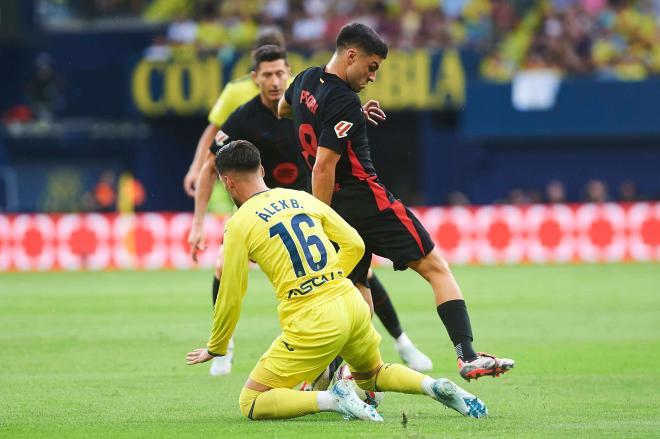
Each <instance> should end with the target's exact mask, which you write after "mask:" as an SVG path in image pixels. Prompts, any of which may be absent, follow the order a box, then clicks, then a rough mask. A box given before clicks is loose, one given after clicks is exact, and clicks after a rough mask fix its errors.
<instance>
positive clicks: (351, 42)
mask: <svg viewBox="0 0 660 439" xmlns="http://www.w3.org/2000/svg"><path fill="white" fill-rule="evenodd" d="M351 47H357V48H359V49H361V50H362V51H364V52H365V53H366V54H367V55H373V54H376V55H378V56H380V57H381V58H383V59H385V58H387V44H386V43H385V41H383V39H382V38H381V37H380V35H378V34H377V33H376V31H375V30H373V29H372V28H370V27H369V26H367V25H366V24H362V23H350V24H347V25H346V26H344V27H342V28H341V30H340V31H339V35H337V43H336V48H337V50H340V49H341V50H343V49H348V48H351Z"/></svg>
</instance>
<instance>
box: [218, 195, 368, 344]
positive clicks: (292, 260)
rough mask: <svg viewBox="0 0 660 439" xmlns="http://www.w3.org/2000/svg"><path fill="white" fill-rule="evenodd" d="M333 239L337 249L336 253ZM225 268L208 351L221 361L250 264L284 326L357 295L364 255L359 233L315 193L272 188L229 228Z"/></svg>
mask: <svg viewBox="0 0 660 439" xmlns="http://www.w3.org/2000/svg"><path fill="white" fill-rule="evenodd" d="M330 241H333V242H335V243H336V244H337V245H338V246H339V250H338V251H337V250H335V247H334V245H333V244H332V242H330ZM224 250H225V264H224V268H223V270H222V280H221V282H220V292H219V294H218V300H217V301H216V304H215V310H214V317H213V329H212V331H211V338H210V340H209V342H208V345H207V348H208V350H209V351H210V352H212V353H214V354H218V355H224V354H225V353H226V352H227V345H228V343H229V339H230V338H231V335H232V334H233V332H234V329H235V327H236V324H237V323H238V318H239V316H240V312H241V302H242V300H243V297H244V296H245V293H246V291H247V280H248V261H249V260H253V261H254V262H256V263H257V264H259V266H260V267H261V269H262V270H263V272H264V273H265V274H266V276H268V279H269V280H270V282H271V283H272V284H273V287H274V288H275V294H276V295H277V299H278V301H279V305H278V314H279V318H280V324H281V325H282V328H284V327H285V326H286V325H288V324H290V323H291V321H292V320H293V318H294V317H295V315H296V313H298V312H300V311H304V310H307V309H309V308H310V307H312V306H316V305H319V304H321V303H323V302H325V301H327V300H330V299H333V298H334V297H336V296H338V295H340V294H343V293H344V292H346V291H347V290H350V289H353V288H354V286H353V283H352V282H351V281H350V280H348V279H347V278H346V276H348V274H349V273H350V272H351V271H352V270H353V268H355V266H356V265H357V263H358V262H359V261H360V259H361V258H362V256H363V255H364V242H363V241H362V238H360V235H358V233H357V231H356V230H355V229H354V228H353V227H351V226H350V225H349V224H348V223H347V222H346V221H345V220H344V219H343V218H342V217H340V216H339V214H338V213H336V212H335V211H334V210H332V208H331V207H330V206H328V205H327V204H325V203H323V202H322V201H319V200H318V199H316V198H314V197H313V196H312V195H311V194H308V193H307V192H302V191H296V190H292V189H282V188H275V189H270V190H267V191H264V192H260V193H258V194H255V195H253V196H252V197H251V198H250V199H248V200H247V201H246V202H245V203H244V204H243V205H242V206H241V207H240V208H239V209H238V210H237V211H236V213H234V215H233V216H232V217H231V219H230V220H229V221H228V222H227V223H226V225H225V240H224Z"/></svg>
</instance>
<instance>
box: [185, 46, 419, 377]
mask: <svg viewBox="0 0 660 439" xmlns="http://www.w3.org/2000/svg"><path fill="white" fill-rule="evenodd" d="M253 57H254V69H255V70H254V72H253V79H254V81H255V82H256V83H257V85H258V90H259V94H257V95H256V96H255V97H254V98H252V99H251V100H249V101H248V102H247V103H245V104H244V105H242V106H240V107H239V108H238V109H236V110H235V111H234V112H232V113H231V115H230V116H229V117H228V118H227V120H226V121H225V122H224V123H223V124H222V128H221V129H220V130H219V131H218V132H217V134H216V137H215V142H214V143H213V144H212V145H211V147H210V149H209V150H207V152H206V153H205V158H204V160H203V165H202V167H201V171H200V173H199V176H198V179H197V184H196V190H195V215H194V218H193V223H192V228H191V231H190V235H189V238H188V241H189V243H190V246H191V253H192V256H193V259H194V260H196V255H197V252H198V251H199V250H202V249H204V247H205V242H204V241H205V237H204V229H203V225H204V215H205V213H206V209H207V206H208V202H209V199H210V197H211V193H212V191H213V188H214V183H215V181H216V179H217V174H216V172H215V167H214V163H215V154H216V153H217V151H218V150H219V149H220V148H221V147H222V146H223V145H224V144H227V143H229V142H230V141H232V140H248V141H250V142H251V143H253V144H254V145H256V146H257V148H258V149H259V151H260V154H261V160H262V163H263V166H264V169H265V172H266V174H265V176H264V180H265V181H266V184H267V185H268V186H269V187H283V188H289V189H299V190H308V188H309V182H308V174H309V171H308V170H307V167H306V165H305V164H304V163H303V160H302V155H301V154H300V150H299V149H298V147H297V144H296V139H295V131H294V124H293V122H292V121H291V120H288V119H278V118H277V116H276V112H277V103H278V101H279V99H280V97H282V95H283V94H284V90H285V89H286V84H287V82H288V81H289V78H290V73H289V66H288V63H287V58H286V52H285V50H284V49H282V48H281V47H278V46H275V45H265V46H261V47H259V48H258V49H256V50H255V52H254V55H253ZM223 264H224V252H223V249H222V247H221V249H220V251H219V254H218V261H217V266H216V273H215V278H214V282H213V303H214V304H215V302H216V299H217V295H218V288H219V285H220V277H221V275H222V267H223ZM371 281H372V282H378V280H377V278H376V277H375V276H373V277H372V278H371ZM380 291H382V294H381V295H380V296H378V297H379V302H378V303H377V304H376V313H377V315H378V317H379V318H380V319H381V321H382V322H383V325H384V326H385V328H386V329H387V331H388V332H389V333H390V334H391V335H392V337H393V338H394V339H395V346H396V348H397V351H398V352H399V355H400V356H401V358H402V359H403V361H404V362H405V363H406V364H408V366H410V367H411V368H412V369H415V370H417V371H420V372H423V371H428V370H430V369H431V367H432V363H431V360H430V359H429V358H428V357H427V356H426V355H424V354H423V353H422V352H421V351H420V350H419V349H418V348H417V347H415V345H414V344H413V343H412V341H410V339H409V338H408V336H407V335H406V333H405V332H404V331H403V329H402V328H401V325H400V323H399V320H398V317H397V314H396V311H395V310H394V307H393V306H392V303H391V302H390V300H389V297H388V295H387V293H386V292H385V290H384V288H383V287H382V286H381V287H380ZM232 360H233V340H232V342H230V344H229V350H228V352H227V355H225V356H223V357H217V358H215V359H214V360H213V363H212V366H211V375H215V376H218V375H226V374H228V373H230V372H231V364H232ZM339 363H340V360H339V361H338V362H336V363H333V365H331V367H330V368H329V370H328V373H327V374H326V375H327V376H326V377H325V378H324V379H323V380H319V381H318V382H315V384H314V385H316V386H320V387H323V386H325V385H327V382H325V381H327V380H329V379H330V378H331V375H332V372H333V371H334V369H336V367H337V366H338V364H339Z"/></svg>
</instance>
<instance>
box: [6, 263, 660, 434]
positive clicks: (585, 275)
mask: <svg viewBox="0 0 660 439" xmlns="http://www.w3.org/2000/svg"><path fill="white" fill-rule="evenodd" d="M455 273H456V276H457V278H458V280H459V282H460V283H461V286H462V288H463V291H464V293H465V295H466V298H467V301H468V307H469V310H470V312H471V318H472V323H473V327H474V331H475V335H476V340H475V346H476V347H477V349H481V350H486V351H492V353H496V354H499V355H502V356H510V357H512V358H514V359H516V360H517V366H516V368H515V369H514V370H513V371H512V372H510V373H509V374H508V375H505V376H503V377H501V378H498V379H492V378H489V377H488V378H483V379H481V380H479V381H477V382H471V383H469V384H468V383H465V382H463V381H462V380H461V378H460V377H459V376H458V374H457V371H456V366H455V359H454V355H453V352H452V347H451V344H450V342H449V340H448V337H447V335H446V332H445V330H444V328H443V327H442V325H441V323H440V321H439V319H438V316H437V314H436V311H435V308H434V306H433V299H432V295H431V292H430V290H429V289H428V287H427V286H426V284H425V283H424V282H423V281H422V280H421V279H420V278H418V276H417V275H416V274H415V273H413V272H410V271H407V272H404V273H395V272H393V271H391V270H389V269H380V270H379V271H378V274H379V276H381V279H382V280H383V283H384V284H385V286H386V287H387V288H388V289H389V291H390V293H391V295H392V297H393V301H394V303H395V305H396V307H397V309H398V311H399V314H400V317H401V321H402V324H403V326H404V328H405V329H406V330H407V332H408V333H409V335H410V336H411V338H412V339H413V341H414V342H415V343H416V344H417V345H418V346H420V347H421V348H422V349H423V350H424V351H425V352H426V353H428V354H429V355H430V356H431V357H432V359H433V361H434V366H435V368H434V370H433V373H432V375H434V376H447V377H449V378H451V379H452V380H454V381H456V382H457V383H459V385H462V386H464V387H465V388H467V389H468V390H470V391H471V392H473V393H475V394H477V395H478V396H480V397H481V398H482V399H483V400H484V401H486V403H487V404H488V406H489V409H490V414H491V415H490V416H489V417H488V418H485V419H480V420H475V419H467V418H463V417H461V416H460V415H458V414H457V413H456V412H453V411H451V410H448V409H445V408H444V407H443V406H441V405H440V404H438V403H436V402H434V401H432V400H431V399H429V398H425V397H418V396H409V395H396V394H388V395H387V397H386V398H385V400H384V402H383V404H382V405H381V408H380V410H381V412H382V414H383V416H384V417H385V422H384V423H383V424H377V425H374V424H368V423H365V422H357V421H352V422H348V421H344V420H342V418H341V417H340V416H339V415H337V414H331V413H326V414H318V415H314V416H308V417H305V418H299V419H295V420H289V421H265V422H252V421H248V420H247V419H244V418H242V416H241V414H240V411H239V408H238V403H237V401H238V394H239V391H240V389H241V386H242V385H243V383H244V381H245V379H246V377H247V375H248V373H249V371H250V369H251V368H252V366H253V364H254V363H255V362H256V360H257V359H258V358H259V356H260V355H261V354H262V353H263V351H264V350H265V349H266V348H267V347H268V346H269V344H270V342H271V340H272V339H273V338H274V337H275V336H276V335H277V334H278V332H279V328H278V322H277V316H276V310H275V305H276V303H275V299H274V295H273V292H272V290H271V288H270V286H269V285H268V284H267V281H266V279H265V277H264V276H263V274H261V273H260V272H253V273H252V274H251V278H250V287H249V292H248V295H247V297H246V301H245V306H244V308H243V315H242V318H241V321H240V323H239V326H238V329H237V332H236V345H237V347H236V355H235V363H234V370H233V373H232V374H231V375H230V376H228V377H222V378H212V377H210V376H209V375H208V369H209V367H208V365H207V364H204V365H199V366H194V367H192V366H186V365H185V361H184V357H185V353H186V352H187V351H189V350H191V349H192V348H196V347H201V346H203V345H204V344H205V341H206V338H207V336H208V333H209V329H210V322H211V320H210V312H211V308H210V279H211V273H210V272H200V271H196V272H174V271H168V272H104V273H43V274H18V273H17V274H11V273H2V274H0V437H12V438H13V437H29V438H39V437H57V438H63V437H64V438H69V437H112V438H116V437H196V438H200V437H203V438H210V437H241V438H242V437H259V438H270V437H283V438H284V437H299V438H302V437H313V438H315V439H319V438H325V437H329V438H334V439H336V438H343V437H370V438H385V437H395V438H399V437H406V438H407V437H413V438H431V437H462V438H464V437H481V438H489V439H493V438H504V437H524V438H527V437H548V438H555V437H597V438H601V437H613V438H620V437H658V435H660V385H659V384H658V381H659V380H660V343H659V342H660V265H658V264H636V265H581V266H578V265H576V266H497V267H458V268H455ZM376 326H377V329H378V330H379V331H380V332H381V333H383V334H384V337H383V344H382V352H383V356H384V359H385V361H397V360H398V358H397V357H396V355H395V351H394V348H393V344H392V341H391V339H390V338H389V337H388V336H387V335H386V333H385V332H384V331H383V329H382V326H380V323H377V324H376ZM402 413H405V415H406V417H407V419H408V422H407V425H405V426H404V425H403V423H402Z"/></svg>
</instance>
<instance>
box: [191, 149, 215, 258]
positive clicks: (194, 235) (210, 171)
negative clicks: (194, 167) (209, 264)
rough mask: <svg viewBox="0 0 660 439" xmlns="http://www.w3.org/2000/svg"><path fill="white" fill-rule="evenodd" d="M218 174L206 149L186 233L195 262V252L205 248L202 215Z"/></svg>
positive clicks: (211, 155)
mask: <svg viewBox="0 0 660 439" xmlns="http://www.w3.org/2000/svg"><path fill="white" fill-rule="evenodd" d="M217 178H218V176H217V174H216V172H215V157H214V155H213V153H212V152H211V151H209V150H208V148H207V150H206V158H205V160H204V163H203V165H202V169H201V170H200V172H199V175H198V177H197V183H196V186H195V187H196V188H197V190H195V213H194V214H193V222H192V227H191V228H190V234H189V235H188V244H190V252H191V254H192V258H193V261H195V262H197V253H198V252H199V251H203V250H205V248H206V242H205V241H206V239H205V236H204V215H205V214H206V209H207V208H208V205H209V200H210V199H211V194H212V193H213V187H214V185H215V181H216V180H217Z"/></svg>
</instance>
